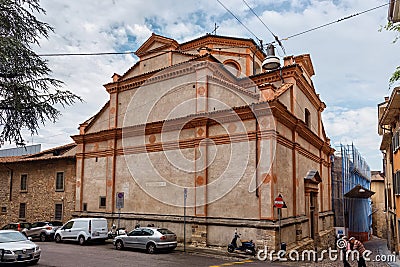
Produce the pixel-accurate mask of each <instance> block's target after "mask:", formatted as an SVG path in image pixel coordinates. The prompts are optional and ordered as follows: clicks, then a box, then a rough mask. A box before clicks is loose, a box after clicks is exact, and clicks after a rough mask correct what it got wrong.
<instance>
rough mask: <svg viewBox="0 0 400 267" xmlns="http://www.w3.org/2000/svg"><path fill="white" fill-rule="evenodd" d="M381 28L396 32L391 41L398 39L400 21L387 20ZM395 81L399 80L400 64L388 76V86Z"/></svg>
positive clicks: (394, 41) (399, 37)
mask: <svg viewBox="0 0 400 267" xmlns="http://www.w3.org/2000/svg"><path fill="white" fill-rule="evenodd" d="M383 29H385V30H387V31H394V32H396V37H395V38H394V40H393V43H396V42H397V41H398V40H399V39H400V23H392V22H389V23H388V24H387V25H386V26H384V27H383ZM397 81H400V66H398V67H397V68H396V71H395V72H394V73H393V74H392V76H391V77H390V79H389V86H390V87H391V86H392V85H393V84H394V83H395V82H397Z"/></svg>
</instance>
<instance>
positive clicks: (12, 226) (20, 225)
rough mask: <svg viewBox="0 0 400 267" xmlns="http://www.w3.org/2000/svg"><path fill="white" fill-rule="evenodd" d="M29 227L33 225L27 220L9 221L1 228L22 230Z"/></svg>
mask: <svg viewBox="0 0 400 267" xmlns="http://www.w3.org/2000/svg"><path fill="white" fill-rule="evenodd" d="M29 227H31V224H30V223H27V222H19V223H9V224H6V225H4V226H3V228H1V230H15V231H19V232H21V231H23V230H24V229H26V228H29Z"/></svg>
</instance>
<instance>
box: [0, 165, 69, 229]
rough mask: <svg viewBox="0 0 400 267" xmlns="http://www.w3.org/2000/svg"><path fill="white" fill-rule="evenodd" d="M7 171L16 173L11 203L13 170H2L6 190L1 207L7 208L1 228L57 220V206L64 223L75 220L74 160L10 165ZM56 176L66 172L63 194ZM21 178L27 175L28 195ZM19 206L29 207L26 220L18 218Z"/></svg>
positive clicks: (1, 174) (0, 221) (1, 179)
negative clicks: (16, 223) (13, 223)
mask: <svg viewBox="0 0 400 267" xmlns="http://www.w3.org/2000/svg"><path fill="white" fill-rule="evenodd" d="M7 167H8V168H10V170H13V179H12V195H11V199H10V197H9V193H8V194H7V190H8V192H9V188H10V187H9V186H10V183H9V182H10V170H5V169H4V168H2V169H0V181H1V182H2V185H5V186H4V187H3V186H1V189H0V190H1V191H0V194H1V204H0V205H1V207H6V210H7V211H6V212H5V213H1V215H0V227H1V226H3V225H4V224H7V223H10V222H18V221H27V222H33V221H50V220H54V219H55V204H62V205H63V217H62V221H64V222H65V221H67V220H69V219H70V218H72V213H73V212H74V205H75V177H76V176H75V175H76V171H75V159H58V160H40V161H26V162H20V163H8V164H7ZM57 172H64V191H56V174H57ZM22 174H26V175H27V190H26V191H21V175H22ZM3 182H4V183H3ZM4 191H5V192H4ZM3 193H4V194H5V195H3ZM4 196H6V197H4ZM20 203H26V216H25V218H20V217H19V208H20Z"/></svg>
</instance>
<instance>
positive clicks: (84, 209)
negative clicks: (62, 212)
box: [83, 203, 87, 211]
mask: <svg viewBox="0 0 400 267" xmlns="http://www.w3.org/2000/svg"><path fill="white" fill-rule="evenodd" d="M83 211H87V203H83Z"/></svg>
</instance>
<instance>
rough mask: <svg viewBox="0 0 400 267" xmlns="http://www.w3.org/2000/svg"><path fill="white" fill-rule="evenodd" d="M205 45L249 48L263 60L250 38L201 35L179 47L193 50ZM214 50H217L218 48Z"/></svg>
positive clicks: (261, 53)
mask: <svg viewBox="0 0 400 267" xmlns="http://www.w3.org/2000/svg"><path fill="white" fill-rule="evenodd" d="M207 45H225V46H228V47H229V46H232V48H241V47H242V48H248V49H251V51H252V52H253V53H255V54H256V55H257V57H258V58H259V59H260V60H263V59H264V58H265V56H266V55H265V54H264V53H263V52H262V51H261V50H260V49H258V46H257V44H256V43H255V42H254V41H253V40H251V39H236V38H232V37H224V36H213V35H209V36H203V37H200V38H198V39H195V40H192V41H189V42H186V43H183V44H181V45H180V47H179V48H180V49H182V50H193V49H196V48H199V47H204V46H207ZM211 49H213V48H212V47H211ZM214 51H216V52H218V50H214Z"/></svg>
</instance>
